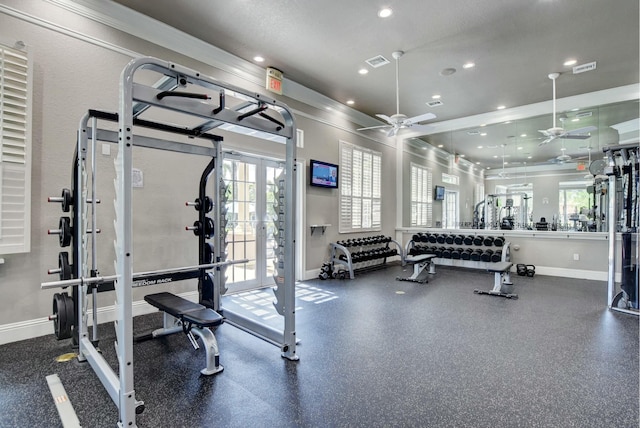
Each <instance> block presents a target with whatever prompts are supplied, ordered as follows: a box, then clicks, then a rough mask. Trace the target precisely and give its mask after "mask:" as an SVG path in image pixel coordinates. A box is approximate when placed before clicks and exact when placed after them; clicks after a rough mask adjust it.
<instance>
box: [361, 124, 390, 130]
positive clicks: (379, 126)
mask: <svg viewBox="0 0 640 428" xmlns="http://www.w3.org/2000/svg"><path fill="white" fill-rule="evenodd" d="M389 127H391V125H378V126H368V127H366V128H358V129H357V131H366V130H368V129H380V128H389Z"/></svg>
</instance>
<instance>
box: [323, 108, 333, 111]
mask: <svg viewBox="0 0 640 428" xmlns="http://www.w3.org/2000/svg"><path fill="white" fill-rule="evenodd" d="M325 108H326V109H327V110H329V111H331V110H333V109H332V108H331V107H325Z"/></svg>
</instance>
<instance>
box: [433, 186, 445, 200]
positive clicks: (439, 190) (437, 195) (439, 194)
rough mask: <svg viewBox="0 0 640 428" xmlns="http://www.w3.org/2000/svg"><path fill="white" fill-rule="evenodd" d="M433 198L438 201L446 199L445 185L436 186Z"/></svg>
mask: <svg viewBox="0 0 640 428" xmlns="http://www.w3.org/2000/svg"><path fill="white" fill-rule="evenodd" d="M433 199H435V200H436V201H444V187H443V186H436V189H435V191H434V197H433Z"/></svg>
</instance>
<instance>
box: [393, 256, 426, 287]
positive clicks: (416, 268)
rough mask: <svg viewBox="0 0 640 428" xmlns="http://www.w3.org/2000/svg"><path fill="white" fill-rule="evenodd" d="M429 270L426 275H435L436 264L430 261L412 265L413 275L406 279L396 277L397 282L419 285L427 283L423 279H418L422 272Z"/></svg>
mask: <svg viewBox="0 0 640 428" xmlns="http://www.w3.org/2000/svg"><path fill="white" fill-rule="evenodd" d="M426 268H429V270H428V273H430V274H435V273H436V264H435V263H433V261H431V260H425V261H423V262H418V263H414V264H413V275H411V276H410V277H408V278H402V277H397V278H396V280H398V281H410V282H418V283H420V284H425V283H427V282H429V281H428V280H427V279H426V278H425V279H418V277H419V276H420V274H421V273H422V271H423V270H425V269H426Z"/></svg>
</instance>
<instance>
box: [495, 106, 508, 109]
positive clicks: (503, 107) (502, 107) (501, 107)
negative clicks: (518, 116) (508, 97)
mask: <svg viewBox="0 0 640 428" xmlns="http://www.w3.org/2000/svg"><path fill="white" fill-rule="evenodd" d="M496 108H497V109H498V110H504V109H505V108H506V107H505V106H498V107H496Z"/></svg>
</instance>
